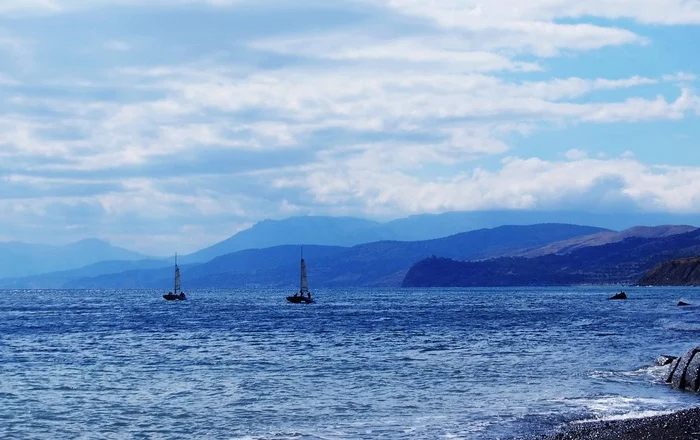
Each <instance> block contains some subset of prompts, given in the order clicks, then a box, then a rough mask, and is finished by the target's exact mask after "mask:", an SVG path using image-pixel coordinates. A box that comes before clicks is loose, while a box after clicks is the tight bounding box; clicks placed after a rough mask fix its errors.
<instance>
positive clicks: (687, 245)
mask: <svg viewBox="0 0 700 440" xmlns="http://www.w3.org/2000/svg"><path fill="white" fill-rule="evenodd" d="M698 254H700V229H696V230H693V231H691V232H687V233H685V234H677V235H672V236H667V237H659V238H643V237H633V238H628V239H625V240H623V241H621V242H617V243H610V244H606V245H602V246H590V247H586V248H582V249H578V250H575V251H573V252H570V253H568V254H564V255H556V254H551V255H544V256H541V257H534V258H524V257H501V258H494V259H490V260H486V261H454V260H455V259H454V258H429V259H425V260H422V261H420V262H418V263H417V264H415V265H413V266H412V267H411V269H410V270H409V272H408V273H407V274H406V277H405V278H404V281H403V283H402V285H403V286H404V287H447V286H519V285H569V284H611V283H635V282H636V281H637V280H638V279H639V278H640V277H641V276H642V274H643V273H644V272H646V271H647V270H649V269H650V268H652V267H654V266H655V265H656V264H658V263H660V262H663V261H666V260H669V259H673V258H683V257H690V256H695V255H698Z"/></svg>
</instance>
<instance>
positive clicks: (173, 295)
mask: <svg viewBox="0 0 700 440" xmlns="http://www.w3.org/2000/svg"><path fill="white" fill-rule="evenodd" d="M178 292H179V293H178ZM163 298H165V299H166V300H168V301H182V300H185V299H187V298H186V297H185V292H183V291H182V290H181V289H180V268H179V267H178V266H177V254H175V288H174V289H173V291H172V292H168V293H167V294H166V295H163Z"/></svg>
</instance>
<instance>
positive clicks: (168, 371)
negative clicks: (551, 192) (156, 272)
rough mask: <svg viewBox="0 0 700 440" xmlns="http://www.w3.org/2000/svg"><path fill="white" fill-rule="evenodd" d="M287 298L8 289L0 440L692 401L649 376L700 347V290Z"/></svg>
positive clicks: (515, 419) (513, 415)
mask: <svg viewBox="0 0 700 440" xmlns="http://www.w3.org/2000/svg"><path fill="white" fill-rule="evenodd" d="M291 290H292V289H290V290H289V291H288V290H284V289H246V290H201V291H191V292H187V294H188V300H187V301H173V302H167V301H164V300H163V299H162V297H161V295H162V294H163V293H165V292H162V291H155V290H43V291H40V290H36V291H31V290H16V291H10V290H8V291H0V368H1V373H0V438H2V439H184V438H187V439H511V438H518V437H525V436H529V435H533V434H538V433H548V432H552V431H554V430H557V429H559V428H560V427H562V426H563V425H565V424H568V423H586V422H587V421H592V420H610V419H616V418H630V417H640V416H645V415H653V414H659V413H666V412H670V411H674V410H678V409H683V408H689V407H693V406H697V405H698V404H699V402H700V396H698V395H696V394H693V393H688V392H681V391H676V390H672V389H671V388H670V387H669V386H668V385H666V384H665V383H664V382H663V374H664V372H665V367H658V366H655V365H654V360H655V358H656V357H657V356H658V355H661V354H671V355H682V354H683V353H684V352H685V351H687V350H688V349H690V348H692V347H694V346H696V345H699V344H700V307H698V306H696V305H691V306H689V307H677V306H676V304H677V302H678V301H679V300H680V299H684V300H686V301H687V302H690V303H691V304H698V305H700V289H693V288H643V287H624V288H621V287H620V286H603V287H601V286H595V287H572V288H535V287H528V288H464V289H374V288H363V289H319V290H317V291H314V292H313V294H314V296H315V299H316V302H315V303H314V304H310V305H304V304H291V303H287V302H286V301H285V296H286V295H289V294H291V293H292V292H291ZM620 290H625V291H626V292H627V295H628V296H629V299H628V300H625V301H609V300H607V299H606V298H607V297H609V296H611V295H613V294H615V293H617V292H619V291H620Z"/></svg>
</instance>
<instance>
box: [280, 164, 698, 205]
mask: <svg viewBox="0 0 700 440" xmlns="http://www.w3.org/2000/svg"><path fill="white" fill-rule="evenodd" d="M302 176H303V177H289V178H286V179H284V178H279V179H277V180H276V185H278V186H282V187H285V186H286V187H300V188H303V189H304V190H305V191H307V192H308V194H309V195H310V196H312V197H314V198H315V200H316V201H317V202H318V203H321V204H329V205H336V204H351V203H360V204H362V205H363V206H364V208H365V210H367V211H369V212H372V213H375V214H382V213H385V212H386V211H387V210H388V211H390V212H393V213H396V214H398V213H402V214H410V213H421V212H435V211H449V210H483V209H502V208H509V209H527V208H542V207H545V208H547V207H554V206H557V204H560V203H562V202H569V203H574V204H577V205H578V207H579V208H584V209H585V208H586V206H585V205H583V206H582V205H581V202H579V203H576V200H577V199H579V198H580V197H581V196H582V195H585V194H587V193H588V192H590V191H600V187H599V185H600V184H602V183H605V182H614V184H612V185H610V186H608V188H607V189H606V192H605V193H604V194H598V199H596V200H598V201H601V202H602V201H603V200H605V199H608V200H611V201H619V200H627V201H628V202H632V203H636V204H638V205H640V206H644V207H645V208H646V209H652V210H664V211H673V212H679V213H688V212H694V213H700V169H699V168H692V167H689V168H682V167H666V168H655V167H648V166H645V165H642V164H641V163H639V162H637V161H635V160H633V159H631V158H619V159H608V160H605V159H588V158H585V157H581V156H580V155H579V156H578V158H577V159H573V158H568V160H567V161H564V162H558V161H546V160H541V159H538V158H527V159H523V158H517V157H510V158H507V159H505V160H504V161H503V165H502V167H501V168H500V169H499V170H496V171H487V170H485V169H482V168H478V167H477V168H474V169H472V170H471V171H470V172H466V173H463V174H461V175H458V176H455V177H453V178H451V179H446V180H425V179H421V178H419V177H416V176H411V175H408V174H403V173H399V172H388V173H387V172H383V170H382V169H381V168H368V167H366V163H363V164H362V166H357V164H354V163H352V162H349V163H348V162H344V163H332V164H331V163H329V164H327V165H326V166H319V167H317V168H314V167H309V168H307V169H306V170H304V173H303V174H302ZM599 207H600V206H589V207H588V208H599Z"/></svg>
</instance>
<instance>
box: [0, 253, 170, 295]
mask: <svg viewBox="0 0 700 440" xmlns="http://www.w3.org/2000/svg"><path fill="white" fill-rule="evenodd" d="M165 267H168V268H172V267H173V262H171V261H169V260H134V261H124V260H116V261H100V262H99V263H94V264H90V265H87V266H83V267H80V268H78V269H70V270H64V271H58V272H49V273H44V274H38V275H29V276H25V277H17V278H2V279H0V289H58V288H62V287H63V286H64V285H65V284H66V283H67V282H69V281H71V280H74V279H77V278H84V277H94V276H98V275H104V274H112V273H122V272H125V271H129V270H148V269H155V268H165Z"/></svg>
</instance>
